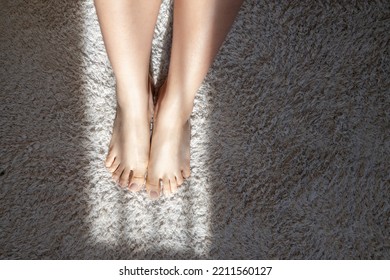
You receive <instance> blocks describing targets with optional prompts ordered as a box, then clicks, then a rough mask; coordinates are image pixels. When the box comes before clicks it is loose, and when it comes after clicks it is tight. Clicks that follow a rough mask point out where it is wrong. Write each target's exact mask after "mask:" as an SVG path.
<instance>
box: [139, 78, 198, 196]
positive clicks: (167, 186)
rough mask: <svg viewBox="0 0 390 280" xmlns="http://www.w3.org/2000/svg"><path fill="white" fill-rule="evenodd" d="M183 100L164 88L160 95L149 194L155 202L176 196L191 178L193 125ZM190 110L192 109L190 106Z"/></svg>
mask: <svg viewBox="0 0 390 280" xmlns="http://www.w3.org/2000/svg"><path fill="white" fill-rule="evenodd" d="M183 105H184V104H183V102H182V100H180V98H177V95H168V94H166V86H165V84H164V85H163V87H162V88H161V90H160V92H159V97H158V102H157V106H156V110H155V121H154V128H153V136H152V144H151V149H150V157H149V166H148V177H147V181H146V190H147V192H148V193H149V196H150V197H151V198H152V199H157V198H158V197H159V196H160V192H161V190H163V192H164V194H166V195H169V194H171V193H175V192H176V191H177V189H178V187H179V186H180V185H181V184H182V183H183V181H184V179H185V178H188V177H189V176H190V136H191V132H190V124H189V116H190V114H191V111H192V105H191V106H190V109H189V110H187V111H189V113H187V114H184V113H183V108H184V107H186V106H183ZM187 107H189V106H187Z"/></svg>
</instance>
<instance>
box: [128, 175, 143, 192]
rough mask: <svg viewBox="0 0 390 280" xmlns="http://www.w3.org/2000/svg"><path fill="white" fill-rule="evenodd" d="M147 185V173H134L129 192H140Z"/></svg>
mask: <svg viewBox="0 0 390 280" xmlns="http://www.w3.org/2000/svg"><path fill="white" fill-rule="evenodd" d="M144 185H145V173H143V174H142V172H133V175H132V176H131V180H130V183H129V190H130V191H132V192H138V191H140V190H141V189H142V187H143V186H144Z"/></svg>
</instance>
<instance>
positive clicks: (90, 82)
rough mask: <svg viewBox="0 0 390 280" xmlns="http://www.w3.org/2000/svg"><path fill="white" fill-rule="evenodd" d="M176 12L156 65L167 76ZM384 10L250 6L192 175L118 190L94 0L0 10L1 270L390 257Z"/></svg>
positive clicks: (168, 7) (200, 132)
mask: <svg viewBox="0 0 390 280" xmlns="http://www.w3.org/2000/svg"><path fill="white" fill-rule="evenodd" d="M171 34H172V4H171V3H170V2H169V1H164V3H163V4H162V6H161V11H160V15H159V18H158V24H157V27H156V31H155V37H154V41H153V50H152V59H151V70H152V73H153V75H154V78H155V79H156V81H157V84H161V82H162V81H163V80H164V79H165V77H166V75H167V67H168V61H169V48H170V44H171ZM389 43H390V2H389V1H387V0H377V1H312V0H305V1H301V0H299V1H298V0H292V1H271V0H261V1H250V0H248V1H246V2H245V3H244V4H243V6H242V8H241V10H240V13H239V15H238V17H237V20H236V22H235V24H234V26H233V28H232V29H231V32H230V33H229V35H228V37H227V38H226V41H225V43H224V45H223V47H222V48H221V50H220V52H219V54H218V56H217V58H216V60H215V62H214V64H213V66H212V67H211V69H210V71H209V73H208V74H207V77H206V79H205V80H204V82H203V84H202V86H201V87H200V89H199V91H198V94H197V97H196V103H195V108H194V112H193V115H192V125H193V127H192V140H191V141H192V142H191V170H192V177H191V179H190V180H188V181H187V182H186V183H185V184H184V185H183V186H182V188H181V190H180V191H179V193H177V194H176V195H175V196H173V197H163V198H161V199H160V200H158V201H151V200H149V199H148V197H147V195H146V193H145V192H144V191H143V192H141V193H139V194H132V193H130V192H126V191H123V190H121V189H119V188H118V187H116V185H115V183H114V182H112V180H111V177H110V173H109V172H108V171H106V169H105V167H104V165H103V161H104V158H105V156H106V153H107V148H108V143H109V140H110V134H111V129H112V124H113V119H114V115H115V105H116V103H115V102H116V101H115V89H114V79H113V74H112V70H111V68H110V64H109V61H108V58H107V55H106V52H105V49H104V45H103V41H102V37H101V33H100V28H99V25H98V21H97V17H96V13H95V9H94V5H93V2H92V1H91V0H85V1H84V0H83V1H82V0H75V1H59V0H58V1H38V0H34V1H27V0H15V1H7V0H0V100H1V101H0V110H1V111H0V112H1V119H0V132H1V138H0V140H1V142H0V144H1V146H0V184H1V187H0V200H1V201H0V228H1V229H0V257H1V258H2V259H178V258H183V259H388V258H390V225H389V224H390V172H389V171H390V161H389V158H390V133H389V132H390V123H389V121H390V56H389V52H390V46H389Z"/></svg>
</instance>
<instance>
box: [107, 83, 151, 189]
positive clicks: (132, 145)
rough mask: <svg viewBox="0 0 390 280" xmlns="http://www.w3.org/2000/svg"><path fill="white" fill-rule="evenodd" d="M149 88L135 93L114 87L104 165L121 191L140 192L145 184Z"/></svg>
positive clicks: (148, 130) (147, 157)
mask: <svg viewBox="0 0 390 280" xmlns="http://www.w3.org/2000/svg"><path fill="white" fill-rule="evenodd" d="M151 88H152V87H151V83H150V81H149V88H145V89H143V90H142V89H141V90H136V89H134V88H133V89H130V87H128V86H125V85H120V84H118V83H117V109H116V117H115V121H114V128H113V133H112V137H111V142H110V146H109V152H108V155H107V158H106V161H105V165H106V167H107V168H108V170H109V171H110V172H111V173H112V177H113V179H114V180H115V181H116V182H117V183H119V184H120V185H121V186H122V187H128V188H129V190H131V191H134V192H136V191H139V190H141V188H142V187H143V186H144V184H145V175H146V170H147V166H148V160H149V150H150V121H151V116H152V115H153V101H152V92H151Z"/></svg>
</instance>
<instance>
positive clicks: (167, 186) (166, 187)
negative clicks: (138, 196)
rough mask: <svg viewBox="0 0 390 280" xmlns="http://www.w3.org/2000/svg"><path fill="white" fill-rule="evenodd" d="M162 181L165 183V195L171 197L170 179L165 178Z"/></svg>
mask: <svg viewBox="0 0 390 280" xmlns="http://www.w3.org/2000/svg"><path fill="white" fill-rule="evenodd" d="M162 181H163V190H164V195H170V194H171V186H170V184H169V179H168V178H164V179H163V180H162Z"/></svg>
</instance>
